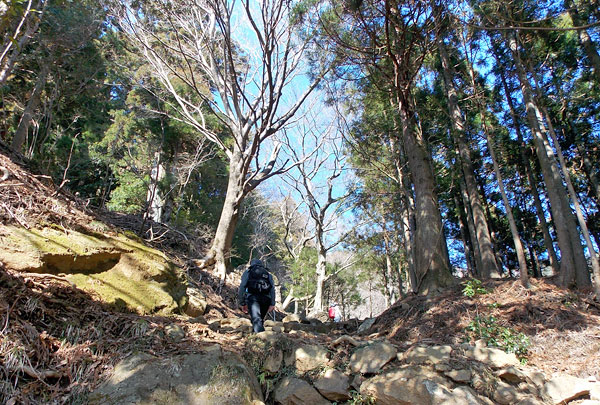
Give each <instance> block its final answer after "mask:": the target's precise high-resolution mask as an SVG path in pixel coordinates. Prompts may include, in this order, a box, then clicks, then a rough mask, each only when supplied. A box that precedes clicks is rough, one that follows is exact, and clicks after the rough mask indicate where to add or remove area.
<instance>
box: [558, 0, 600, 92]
mask: <svg viewBox="0 0 600 405" xmlns="http://www.w3.org/2000/svg"><path fill="white" fill-rule="evenodd" d="M565 9H566V10H567V13H568V14H569V17H571V20H572V21H573V25H574V26H581V25H583V23H582V21H581V18H580V16H579V12H578V11H577V8H576V7H575V6H574V4H573V2H572V1H571V0H565ZM577 37H578V39H579V44H580V45H581V47H582V48H583V50H584V52H585V54H586V56H587V57H588V60H589V62H590V65H591V66H592V69H594V73H595V75H596V81H597V82H598V84H600V55H598V51H597V50H596V46H595V44H594V42H593V41H592V38H591V37H590V34H588V32H587V30H577Z"/></svg>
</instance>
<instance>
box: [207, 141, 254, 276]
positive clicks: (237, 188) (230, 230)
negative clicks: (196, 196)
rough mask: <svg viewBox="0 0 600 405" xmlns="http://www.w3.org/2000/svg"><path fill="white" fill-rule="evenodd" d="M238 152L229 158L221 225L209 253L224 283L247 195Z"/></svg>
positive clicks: (216, 271) (220, 219)
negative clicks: (243, 202) (242, 206)
mask: <svg viewBox="0 0 600 405" xmlns="http://www.w3.org/2000/svg"><path fill="white" fill-rule="evenodd" d="M238 154H240V152H238V151H236V152H234V153H232V155H231V157H230V159H229V165H230V170H229V179H228V181H227V194H226V195H225V201H224V203H223V210H222V211H221V217H220V218H219V225H218V226H217V230H216V232H215V238H214V240H213V243H212V246H211V249H210V254H209V256H210V257H213V258H214V259H215V260H216V264H215V273H216V274H217V275H218V277H219V278H220V279H221V282H222V283H223V282H224V281H225V277H226V276H227V273H228V271H229V267H230V266H231V256H230V252H231V245H232V243H233V236H234V233H235V227H236V226H237V222H238V219H239V216H240V207H241V205H242V201H243V200H244V196H245V193H244V190H243V185H244V171H243V170H242V169H240V168H239V167H236V166H238V165H241V164H242V159H241V157H240V156H238Z"/></svg>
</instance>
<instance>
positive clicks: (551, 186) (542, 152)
mask: <svg viewBox="0 0 600 405" xmlns="http://www.w3.org/2000/svg"><path fill="white" fill-rule="evenodd" d="M507 41H508V45H509V48H510V50H511V53H512V55H513V58H514V62H515V67H516V70H517V76H518V78H519V82H520V84H521V93H522V95H523V101H524V103H525V105H526V110H527V119H528V121H529V125H530V127H531V132H532V135H533V140H534V144H535V149H536V153H537V156H538V160H539V161H540V166H541V168H542V172H543V175H544V180H545V182H546V188H547V190H548V198H549V199H550V208H551V210H552V218H553V219H554V225H555V229H556V235H557V238H558V246H559V248H560V253H561V262H560V268H561V270H560V275H561V276H560V277H561V284H562V285H563V286H565V287H567V286H570V285H572V284H574V283H576V282H577V281H576V279H575V275H576V274H577V268H578V267H583V268H587V263H586V261H585V257H584V255H583V248H582V246H581V243H580V241H579V237H577V238H573V235H574V234H577V235H578V232H577V225H576V223H575V218H574V217H573V212H572V211H571V207H570V204H569V200H568V197H567V192H566V190H565V187H564V185H563V183H562V178H561V175H560V170H559V168H558V164H557V162H556V159H555V158H554V151H553V150H552V147H551V146H550V143H549V142H548V139H547V138H546V137H545V136H544V133H543V131H542V129H543V128H544V124H543V120H542V115H541V112H540V109H539V107H538V106H537V103H536V102H535V98H534V95H533V90H532V88H531V84H530V83H529V80H528V78H527V76H526V74H525V70H524V68H523V63H522V61H521V56H520V52H519V49H518V45H517V38H516V35H515V34H514V33H509V34H508V36H507ZM544 129H545V128H544ZM587 285H588V286H589V282H588V283H587ZM578 287H586V285H585V284H584V285H578Z"/></svg>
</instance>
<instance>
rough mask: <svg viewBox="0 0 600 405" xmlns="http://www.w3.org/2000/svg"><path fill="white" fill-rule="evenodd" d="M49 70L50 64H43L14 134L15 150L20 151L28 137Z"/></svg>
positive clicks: (12, 145)
mask: <svg viewBox="0 0 600 405" xmlns="http://www.w3.org/2000/svg"><path fill="white" fill-rule="evenodd" d="M48 70H49V68H48V66H47V65H45V64H42V67H41V69H40V73H39V76H38V79H37V81H36V82H35V86H34V87H33V91H32V92H31V96H30V97H29V100H28V101H27V105H26V106H25V110H24V111H23V115H22V116H21V120H20V121H19V125H18V126H17V130H16V131H15V135H14V136H13V140H12V144H11V148H12V149H13V150H14V151H17V152H20V151H21V149H22V148H23V144H24V143H25V140H26V139H27V134H28V133H29V127H30V126H31V121H32V120H33V116H34V114H35V112H36V110H37V109H38V106H39V105H40V100H41V97H42V91H44V87H46V78H47V76H48Z"/></svg>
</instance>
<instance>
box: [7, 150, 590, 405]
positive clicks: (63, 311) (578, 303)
mask: <svg viewBox="0 0 600 405" xmlns="http://www.w3.org/2000/svg"><path fill="white" fill-rule="evenodd" d="M0 166H1V167H3V168H6V169H7V170H8V173H9V177H8V179H6V180H4V181H2V182H0V223H2V224H13V225H17V224H18V225H21V226H24V227H34V226H42V225H43V224H47V223H54V224H59V225H60V226H63V227H66V228H70V229H77V228H82V227H83V228H85V227H87V226H88V225H89V223H90V222H91V221H103V222H107V223H109V224H112V225H111V226H113V227H117V228H120V229H129V230H134V231H135V230H138V229H140V228H141V225H142V224H141V222H140V221H141V220H139V219H138V218H135V217H131V216H122V215H116V214H108V213H96V212H93V211H91V210H89V209H87V208H86V206H85V203H84V202H82V201H80V200H79V199H77V198H76V197H74V196H70V195H69V194H68V193H65V192H63V191H57V188H56V186H55V185H54V184H53V183H52V181H51V180H50V179H49V178H48V177H46V176H41V175H35V174H32V171H31V170H30V169H27V168H25V166H24V165H23V164H22V162H21V163H15V161H14V158H13V160H10V159H9V158H7V156H5V154H4V153H0ZM1 175H2V174H1V173H0V176H1ZM153 226H154V231H153V234H154V235H162V236H161V237H160V238H153V240H151V241H150V243H151V244H152V245H153V246H154V247H157V248H161V249H162V250H163V251H165V253H167V255H168V256H169V257H170V258H171V259H172V260H174V261H175V262H176V263H178V264H179V265H181V266H182V267H183V268H185V269H186V270H187V272H188V275H189V276H190V277H192V278H193V279H194V280H196V282H197V283H198V284H199V285H200V286H201V287H202V289H203V292H204V293H205V294H206V297H207V301H208V308H209V310H208V312H207V313H206V315H205V321H204V322H199V321H198V320H191V319H190V318H187V317H175V318H167V317H158V316H141V315H137V314H132V313H122V312H117V311H115V310H114V309H113V308H111V307H109V306H107V305H105V304H103V303H101V302H100V301H98V300H97V299H96V297H94V296H93V295H91V294H89V293H86V292H83V291H81V290H78V289H77V288H75V287H73V286H72V285H71V284H70V283H69V282H68V281H66V280H63V279H61V278H60V277H46V276H43V275H35V274H29V273H28V274H19V273H18V272H15V271H12V270H10V269H6V268H5V267H4V265H3V264H2V263H0V317H1V318H0V402H2V400H4V401H5V402H6V403H7V404H15V403H26V402H27V401H29V403H64V402H69V403H71V402H77V399H78V398H84V397H85V393H86V392H89V390H91V389H93V388H94V387H95V386H96V385H97V384H98V383H99V382H100V380H101V378H102V376H104V375H105V374H106V372H108V371H109V370H110V369H112V367H113V366H114V364H115V363H116V362H118V361H119V360H120V359H122V358H124V357H125V356H127V355H128V354H130V353H132V352H135V351H146V352H149V353H153V354H155V355H161V354H164V355H167V354H174V353H191V352H194V351H197V350H199V349H200V348H202V347H206V346H209V345H211V344H214V343H219V344H221V345H222V346H223V347H224V348H226V349H230V350H236V351H238V350H241V347H242V346H243V339H242V338H240V337H239V336H238V335H234V334H231V335H228V334H221V333H217V332H215V331H213V330H211V329H210V328H209V327H208V323H210V321H211V320H214V319H219V318H224V317H232V316H243V314H242V313H241V312H240V311H239V310H237V309H236V305H235V303H236V288H237V282H238V280H237V277H239V276H237V275H235V274H234V275H232V276H231V278H228V280H227V282H226V284H225V285H224V286H220V285H219V282H218V280H217V279H215V278H213V277H212V275H211V274H210V273H207V272H202V271H200V270H197V269H194V268H193V267H189V266H188V263H189V262H190V259H191V258H193V257H194V256H196V257H197V255H198V254H199V252H201V251H202V250H203V248H204V247H205V246H204V245H203V244H204V243H205V242H206V241H202V240H200V241H197V240H191V239H190V238H188V237H186V236H185V235H182V234H180V233H178V232H176V231H173V230H170V229H168V228H166V227H164V226H162V225H158V224H153ZM161 227H162V228H161ZM531 281H532V287H531V288H530V289H524V288H523V287H522V286H521V285H520V283H519V281H518V280H511V279H504V280H494V281H490V282H488V283H484V284H483V287H484V288H485V289H486V291H487V292H488V293H486V294H478V295H476V296H474V297H471V298H470V297H467V296H465V295H464V294H463V292H462V286H461V285H457V286H456V287H455V288H453V289H450V290H448V291H446V292H445V293H444V294H442V295H439V296H437V297H433V298H432V297H419V296H409V297H406V298H404V299H402V300H400V301H398V302H397V303H395V304H394V305H393V306H392V307H391V308H389V309H388V310H387V311H386V312H384V313H383V314H382V315H381V316H379V317H378V319H377V321H376V322H375V324H374V325H373V327H372V328H371V329H370V330H369V331H367V334H366V336H363V338H364V339H375V338H380V337H386V338H387V339H389V340H390V341H391V342H392V343H394V344H396V345H398V346H399V347H400V348H408V347H410V346H412V345H414V344H417V343H428V344H445V343H460V342H463V341H468V340H471V341H472V340H475V339H477V338H478V337H479V336H480V335H486V334H487V337H488V338H490V337H491V338H493V339H496V341H497V342H498V344H499V345H500V346H502V345H504V346H507V345H510V344H519V343H522V341H519V340H518V339H521V337H523V336H526V337H527V338H528V339H529V342H530V345H529V346H528V348H527V355H526V356H525V358H526V360H527V362H528V364H530V365H532V366H534V367H537V368H539V369H541V370H542V371H544V372H545V373H546V374H547V375H552V374H553V373H556V372H564V373H568V374H571V375H574V376H578V377H587V376H595V377H596V378H597V379H600V304H599V302H598V301H597V300H594V299H593V298H592V295H591V294H590V293H586V292H578V291H571V290H565V289H562V288H559V287H557V286H556V285H555V284H554V282H553V280H552V279H544V280H531ZM477 320H479V321H480V322H479V323H478V324H477V323H474V322H475V321H477ZM173 324H177V325H179V326H180V327H181V328H182V329H183V330H185V332H186V337H185V338H184V339H182V340H179V341H176V340H174V339H172V338H171V337H170V336H169V334H168V333H167V332H168V327H170V326H172V325H173ZM474 325H475V327H473V326H474ZM519 333H522V334H523V335H519ZM331 338H332V336H326V335H324V336H320V337H316V336H309V335H306V336H305V339H306V340H313V339H321V340H329V339H331ZM515 342H516V343H515Z"/></svg>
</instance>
